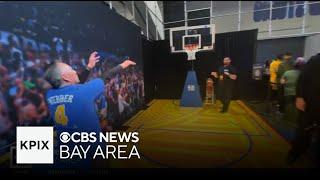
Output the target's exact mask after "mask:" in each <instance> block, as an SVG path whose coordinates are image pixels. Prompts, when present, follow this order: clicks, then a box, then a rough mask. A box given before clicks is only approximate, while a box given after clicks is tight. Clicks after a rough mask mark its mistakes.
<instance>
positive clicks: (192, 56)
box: [184, 44, 199, 61]
mask: <svg viewBox="0 0 320 180" xmlns="http://www.w3.org/2000/svg"><path fill="white" fill-rule="evenodd" d="M184 49H185V51H186V53H187V54H188V61H192V60H196V52H198V51H199V50H198V44H188V45H185V46H184Z"/></svg>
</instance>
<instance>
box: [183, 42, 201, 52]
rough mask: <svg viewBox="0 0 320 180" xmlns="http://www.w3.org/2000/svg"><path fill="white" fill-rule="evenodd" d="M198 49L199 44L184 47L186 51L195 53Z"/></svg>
mask: <svg viewBox="0 0 320 180" xmlns="http://www.w3.org/2000/svg"><path fill="white" fill-rule="evenodd" d="M198 47H199V45H198V44H187V45H185V46H184V49H185V50H186V51H195V50H197V49H198Z"/></svg>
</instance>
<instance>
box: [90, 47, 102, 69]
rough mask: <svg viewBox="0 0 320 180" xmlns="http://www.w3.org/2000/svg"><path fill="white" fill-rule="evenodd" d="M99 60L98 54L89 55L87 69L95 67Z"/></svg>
mask: <svg viewBox="0 0 320 180" xmlns="http://www.w3.org/2000/svg"><path fill="white" fill-rule="evenodd" d="M99 60H100V56H98V53H97V52H96V51H95V52H93V53H91V54H90V57H89V61H88V65H87V67H88V68H89V69H92V68H94V67H95V66H96V63H97V62H99Z"/></svg>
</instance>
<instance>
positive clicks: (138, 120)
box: [109, 100, 308, 168]
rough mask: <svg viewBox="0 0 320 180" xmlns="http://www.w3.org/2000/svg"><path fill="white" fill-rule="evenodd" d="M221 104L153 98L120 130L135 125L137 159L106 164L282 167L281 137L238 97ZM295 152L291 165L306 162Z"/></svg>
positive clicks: (285, 148)
mask: <svg viewBox="0 0 320 180" xmlns="http://www.w3.org/2000/svg"><path fill="white" fill-rule="evenodd" d="M220 108H221V104H220V103H219V102H217V103H216V104H215V105H204V106H203V107H202V108H186V107H180V106H179V100H154V101H152V102H151V103H150V107H149V108H148V109H146V110H144V111H141V112H139V113H138V114H137V115H136V116H134V117H133V118H131V119H130V120H129V121H128V122H127V123H126V124H125V126H127V127H128V129H127V130H126V131H138V132H139V138H140V141H139V143H138V145H137V147H138V150H139V153H140V155H141V159H131V160H129V161H128V160H111V161H110V162H109V163H110V164H109V166H111V167H135V168H137V167H205V168H214V167H234V168H238V167H250V168H265V167H267V168H282V167H283V168H286V167H287V166H286V164H285V158H286V155H287V152H288V150H289V147H290V146H289V143H288V142H286V140H285V139H283V138H282V137H281V136H280V135H279V134H278V133H277V132H276V131H275V130H274V129H273V128H272V127H270V126H269V125H268V124H267V123H266V122H265V121H264V120H263V119H262V118H261V117H259V116H258V115H257V114H256V113H254V112H253V111H252V110H250V109H249V108H248V107H247V106H246V105H245V104H244V103H243V102H241V101H232V102H231V104H230V109H229V112H228V113H225V114H221V113H219V110H220ZM307 164H308V163H307V160H305V158H301V159H300V160H299V161H298V163H297V164H296V165H295V166H294V167H307V166H308V165H307Z"/></svg>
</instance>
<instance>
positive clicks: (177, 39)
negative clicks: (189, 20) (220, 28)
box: [170, 24, 215, 53]
mask: <svg viewBox="0 0 320 180" xmlns="http://www.w3.org/2000/svg"><path fill="white" fill-rule="evenodd" d="M197 38H199V47H198V51H207V50H213V49H214V42H215V26H214V24H211V25H200V26H188V27H185V26H181V27H174V28H170V47H171V52H172V53H180V52H185V49H184V47H185V44H186V43H193V41H197Z"/></svg>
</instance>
